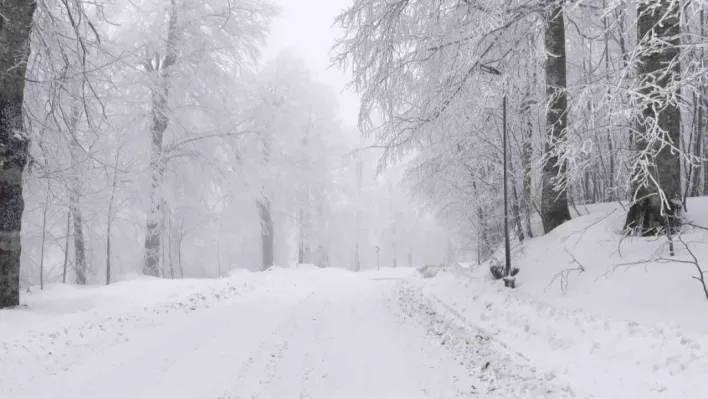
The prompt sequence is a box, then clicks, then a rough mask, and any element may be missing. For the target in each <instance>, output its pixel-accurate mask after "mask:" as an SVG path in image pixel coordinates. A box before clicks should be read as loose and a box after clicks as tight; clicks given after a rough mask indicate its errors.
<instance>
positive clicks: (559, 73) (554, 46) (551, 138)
mask: <svg viewBox="0 0 708 399" xmlns="http://www.w3.org/2000/svg"><path fill="white" fill-rule="evenodd" d="M549 5H550V10H549V13H548V16H547V21H546V30H545V47H546V54H547V58H546V100H547V103H548V110H547V112H546V130H547V133H546V134H547V136H546V145H545V150H544V163H543V191H542V198H541V219H542V221H543V230H544V231H545V232H546V233H548V232H550V231H551V230H553V229H555V228H556V227H558V226H560V225H561V224H562V223H563V222H565V221H568V220H570V211H569V209H568V192H567V188H566V187H565V174H566V173H567V171H566V163H565V161H560V158H559V151H563V147H564V146H565V145H566V144H565V141H566V134H567V132H566V128H567V126H568V113H567V107H568V97H567V93H566V65H565V18H564V16H563V6H562V3H560V2H556V1H549ZM559 161H560V163H559ZM559 179H560V180H559ZM559 182H562V183H563V184H562V185H563V188H561V189H560V190H556V186H557V185H558V184H557V183H559Z"/></svg>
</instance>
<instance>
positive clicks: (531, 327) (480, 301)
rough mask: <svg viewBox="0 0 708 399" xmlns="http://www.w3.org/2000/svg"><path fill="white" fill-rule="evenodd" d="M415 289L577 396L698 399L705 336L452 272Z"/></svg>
mask: <svg viewBox="0 0 708 399" xmlns="http://www.w3.org/2000/svg"><path fill="white" fill-rule="evenodd" d="M421 292H422V293H424V296H425V297H426V298H428V299H429V300H430V301H431V302H432V303H433V304H434V305H433V309H435V310H436V312H438V313H440V314H444V315H445V316H446V318H447V319H452V320H457V321H458V322H459V323H461V324H463V325H466V326H467V328H469V329H471V330H472V331H478V332H479V331H482V332H483V333H482V335H483V336H484V337H487V338H488V339H490V340H494V341H496V342H498V343H499V344H500V345H503V346H505V347H507V348H509V349H510V350H511V351H513V352H517V353H519V354H520V355H521V356H523V357H525V358H527V359H529V361H530V363H531V364H534V365H536V366H539V367H542V368H543V369H546V370H550V371H551V372H552V373H553V375H557V376H562V377H563V380H565V381H567V382H568V383H569V385H570V387H572V390H573V391H574V392H575V393H576V394H577V395H578V396H579V397H583V398H590V397H596V398H623V399H627V398H642V399H644V398H704V397H705V392H704V391H703V389H702V387H701V383H702V381H703V380H704V378H705V376H706V375H708V336H706V335H701V334H698V333H688V332H686V331H682V330H680V329H679V328H677V327H672V326H670V325H665V324H658V325H653V324H640V323H637V322H635V321H619V320H611V319H606V318H602V317H600V316H597V315H594V314H592V313H591V312H588V311H583V310H579V309H576V310H567V309H562V308H558V307H554V306H551V305H549V304H546V303H543V302H541V301H538V300H537V299H536V298H535V297H534V296H533V295H530V294H528V293H526V292H523V291H510V290H508V289H505V288H504V287H503V284H501V283H499V282H495V283H490V282H489V281H488V280H486V279H485V280H480V279H477V278H469V279H467V278H464V277H461V276H460V275H455V274H452V273H444V274H441V275H440V276H438V278H436V279H432V280H426V284H424V285H423V284H422V283H421Z"/></svg>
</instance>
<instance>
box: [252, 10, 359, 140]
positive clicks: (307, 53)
mask: <svg viewBox="0 0 708 399" xmlns="http://www.w3.org/2000/svg"><path fill="white" fill-rule="evenodd" d="M351 1H353V0H274V2H275V3H276V4H278V6H280V8H281V12H280V15H279V16H278V17H277V18H276V19H275V20H274V21H273V27H272V31H271V36H270V40H269V42H268V47H267V48H266V50H265V52H264V54H263V55H264V58H265V59H270V58H273V57H274V56H275V55H276V54H277V53H278V52H279V51H281V50H290V51H292V52H294V53H295V54H297V55H298V56H299V57H300V58H302V59H303V60H304V61H305V62H306V63H307V65H308V66H309V67H310V68H311V69H312V71H313V73H314V75H315V76H316V77H317V79H318V80H320V81H321V82H323V83H326V84H329V85H331V86H332V87H333V88H334V90H335V91H336V92H337V93H339V104H340V113H341V116H342V120H343V121H344V122H345V123H346V124H347V125H351V126H356V120H357V114H358V112H359V97H358V96H357V95H356V93H354V92H353V91H351V90H348V89H346V88H345V86H346V84H347V82H348V81H349V79H350V78H349V74H348V73H344V72H342V71H341V70H340V69H339V68H337V67H333V68H328V66H329V57H330V54H329V50H330V48H331V47H332V45H334V42H335V39H336V38H337V37H338V36H340V34H341V30H340V29H339V28H338V27H336V26H332V24H333V23H334V17H335V16H336V15H337V14H338V13H339V11H340V10H342V9H344V8H346V7H347V6H348V5H349V3H350V2H351Z"/></svg>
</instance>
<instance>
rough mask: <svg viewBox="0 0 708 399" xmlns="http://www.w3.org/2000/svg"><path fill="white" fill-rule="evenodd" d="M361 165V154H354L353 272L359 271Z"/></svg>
mask: <svg viewBox="0 0 708 399" xmlns="http://www.w3.org/2000/svg"><path fill="white" fill-rule="evenodd" d="M363 172H364V170H363V163H362V160H361V153H357V154H356V198H357V201H356V214H355V215H354V217H355V218H356V231H355V232H354V233H355V238H354V271H355V272H358V271H360V270H361V255H360V254H359V251H360V249H359V247H360V244H359V236H360V234H361V210H360V209H361V185H362V182H363Z"/></svg>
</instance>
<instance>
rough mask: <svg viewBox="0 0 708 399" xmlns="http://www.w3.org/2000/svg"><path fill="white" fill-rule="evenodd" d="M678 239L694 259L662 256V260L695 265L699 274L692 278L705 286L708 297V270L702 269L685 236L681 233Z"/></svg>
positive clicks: (707, 297)
mask: <svg viewBox="0 0 708 399" xmlns="http://www.w3.org/2000/svg"><path fill="white" fill-rule="evenodd" d="M676 238H678V240H679V241H680V242H681V244H683V246H684V248H686V252H688V254H689V255H690V256H691V259H692V260H680V259H666V258H661V259H660V260H662V261H665V262H667V263H672V262H677V263H686V264H691V265H693V266H695V268H696V271H697V272H698V276H691V278H692V279H694V280H697V281H698V282H699V283H701V287H703V294H705V296H706V299H708V286H706V273H708V270H703V269H701V265H700V264H699V263H698V258H697V257H696V255H695V254H694V253H693V251H691V249H690V248H689V247H688V243H686V241H684V240H683V237H681V235H680V234H679V235H678V237H676Z"/></svg>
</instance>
